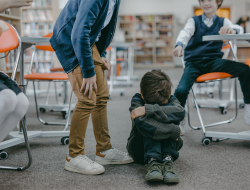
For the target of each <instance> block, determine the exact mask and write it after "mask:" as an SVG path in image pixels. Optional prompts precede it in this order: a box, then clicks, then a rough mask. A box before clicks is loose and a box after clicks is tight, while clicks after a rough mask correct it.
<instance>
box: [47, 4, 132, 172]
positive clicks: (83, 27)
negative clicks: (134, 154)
mask: <svg viewBox="0 0 250 190" xmlns="http://www.w3.org/2000/svg"><path fill="white" fill-rule="evenodd" d="M119 5H120V0H69V1H68V3H67V4H66V6H65V7H64V9H63V10H62V12H61V14H60V16H59V17H58V19H57V21H56V24H55V27H54V31H53V36H52V38H51V40H50V42H51V45H52V47H53V49H54V50H55V52H56V55H57V57H58V59H59V61H60V63H61V65H62V67H63V69H64V71H65V72H66V73H67V74H68V76H69V81H70V84H71V86H72V88H73V91H74V94H75V95H76V97H77V98H78V102H77V104H76V107H75V110H74V113H73V115H72V120H71V128H70V136H69V155H67V156H66V163H65V169H66V170H68V171H72V172H77V173H82V174H90V175H91V174H92V175H93V174H100V173H103V172H104V171H105V169H104V167H103V166H101V165H106V164H126V163H131V162H133V159H132V158H131V157H130V156H128V154H127V153H124V152H121V151H119V150H117V149H114V148H112V145H111V143H110V136H109V130H108V119H107V102H108V100H109V90H108V84H107V79H106V77H105V74H104V70H109V69H110V62H109V61H108V60H107V59H106V58H105V56H106V51H105V50H106V49H107V47H108V46H109V45H110V43H111V41H112V39H113V36H114V32H115V27H116V21H117V16H118V10H119ZM90 114H91V118H92V122H93V128H94V135H95V139H96V157H95V162H94V161H92V160H90V159H89V158H88V157H87V156H86V155H85V152H84V148H85V144H84V139H85V134H86V129H87V125H88V121H89V116H90ZM100 164H101V165H100Z"/></svg>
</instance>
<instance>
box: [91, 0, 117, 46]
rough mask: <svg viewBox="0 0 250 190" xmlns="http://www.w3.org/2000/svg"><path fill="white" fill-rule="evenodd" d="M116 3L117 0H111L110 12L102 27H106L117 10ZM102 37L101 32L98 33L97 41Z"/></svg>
mask: <svg viewBox="0 0 250 190" xmlns="http://www.w3.org/2000/svg"><path fill="white" fill-rule="evenodd" d="M115 5H116V0H109V10H108V14H107V16H106V19H105V22H104V24H103V26H102V29H103V28H105V27H106V26H107V25H108V24H109V22H110V21H111V18H112V16H113V14H114V11H115ZM100 37H101V33H100V34H99V35H98V37H97V39H96V42H97V41H98V40H99V38H100Z"/></svg>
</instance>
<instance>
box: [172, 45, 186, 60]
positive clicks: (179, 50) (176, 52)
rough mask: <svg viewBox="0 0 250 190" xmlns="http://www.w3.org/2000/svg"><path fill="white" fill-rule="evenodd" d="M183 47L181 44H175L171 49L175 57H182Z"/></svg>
mask: <svg viewBox="0 0 250 190" xmlns="http://www.w3.org/2000/svg"><path fill="white" fill-rule="evenodd" d="M183 52H184V50H183V48H182V47H181V46H177V47H176V48H175V49H174V51H173V54H174V56H175V57H182V56H183Z"/></svg>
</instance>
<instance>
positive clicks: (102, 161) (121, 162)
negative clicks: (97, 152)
mask: <svg viewBox="0 0 250 190" xmlns="http://www.w3.org/2000/svg"><path fill="white" fill-rule="evenodd" d="M95 162H96V163H98V164H101V165H111V164H116V165H119V164H130V163H133V162H134V160H124V161H109V160H95Z"/></svg>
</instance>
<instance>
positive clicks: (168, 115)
mask: <svg viewBox="0 0 250 190" xmlns="http://www.w3.org/2000/svg"><path fill="white" fill-rule="evenodd" d="M145 110H146V115H147V117H153V118H155V119H156V120H158V121H161V122H164V123H179V122H180V121H182V120H183V119H184V117H185V109H184V108H183V107H182V106H181V104H180V102H179V101H178V100H177V99H176V98H175V97H174V96H171V97H170V99H169V101H168V103H167V104H166V105H164V106H159V105H158V104H154V105H152V104H145Z"/></svg>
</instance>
